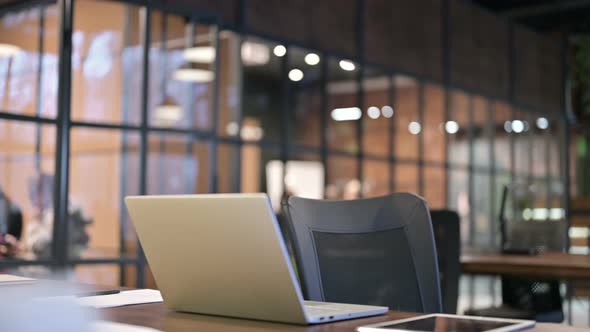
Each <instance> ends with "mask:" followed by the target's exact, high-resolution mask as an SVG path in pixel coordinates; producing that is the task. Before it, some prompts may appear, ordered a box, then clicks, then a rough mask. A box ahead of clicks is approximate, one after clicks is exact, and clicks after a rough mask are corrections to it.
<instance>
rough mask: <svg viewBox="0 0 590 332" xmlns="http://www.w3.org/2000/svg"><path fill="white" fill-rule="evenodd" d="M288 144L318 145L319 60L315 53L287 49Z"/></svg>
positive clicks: (319, 108)
mask: <svg viewBox="0 0 590 332" xmlns="http://www.w3.org/2000/svg"><path fill="white" fill-rule="evenodd" d="M289 52H290V53H289V66H288V67H289V68H288V73H287V76H288V78H289V88H290V89H291V91H290V95H289V97H290V100H289V107H290V112H289V143H291V144H296V145H305V146H310V147H316V148H319V147H320V146H321V143H322V139H321V132H322V128H321V124H322V121H321V116H322V112H321V107H322V105H321V95H322V87H321V84H320V83H321V77H320V76H321V70H320V67H321V61H322V59H321V58H320V56H319V55H318V54H316V53H312V52H309V51H306V50H304V49H301V48H297V47H292V48H290V49H289Z"/></svg>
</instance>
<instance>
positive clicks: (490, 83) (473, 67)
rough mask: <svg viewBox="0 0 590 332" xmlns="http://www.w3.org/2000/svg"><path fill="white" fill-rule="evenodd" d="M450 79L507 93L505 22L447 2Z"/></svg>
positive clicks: (459, 3) (460, 3) (494, 92)
mask: <svg viewBox="0 0 590 332" xmlns="http://www.w3.org/2000/svg"><path fill="white" fill-rule="evenodd" d="M450 38H451V40H450V44H451V55H450V56H451V80H452V82H453V83H454V84H456V85H459V86H465V87H467V88H471V89H475V90H477V91H481V92H484V93H485V94H489V95H493V96H500V97H507V96H508V77H509V73H508V71H509V69H508V53H509V52H508V26H507V24H506V23H505V22H503V21H501V20H500V19H499V18H497V17H496V16H493V15H491V14H489V13H487V12H484V11H482V10H480V9H478V8H475V7H473V6H470V5H468V4H467V3H465V2H464V1H459V0H456V1H452V2H451V36H450Z"/></svg>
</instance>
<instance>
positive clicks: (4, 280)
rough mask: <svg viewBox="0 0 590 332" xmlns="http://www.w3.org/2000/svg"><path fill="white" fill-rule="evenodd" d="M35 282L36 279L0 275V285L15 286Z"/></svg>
mask: <svg viewBox="0 0 590 332" xmlns="http://www.w3.org/2000/svg"><path fill="white" fill-rule="evenodd" d="M32 282H35V279H31V278H25V277H19V276H13V275H10V274H0V285H15V284H25V283H32Z"/></svg>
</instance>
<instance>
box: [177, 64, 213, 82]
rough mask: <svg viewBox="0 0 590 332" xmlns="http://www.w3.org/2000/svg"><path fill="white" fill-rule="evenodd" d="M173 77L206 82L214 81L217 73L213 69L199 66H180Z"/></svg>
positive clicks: (187, 80) (180, 79) (178, 79)
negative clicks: (199, 67)
mask: <svg viewBox="0 0 590 332" xmlns="http://www.w3.org/2000/svg"><path fill="white" fill-rule="evenodd" d="M173 78H174V79H175V80H177V81H185V82H194V83H205V82H211V81H213V79H214V78H215V75H214V74H213V72H212V71H211V70H206V69H197V68H180V69H177V70H176V71H175V72H174V74H173Z"/></svg>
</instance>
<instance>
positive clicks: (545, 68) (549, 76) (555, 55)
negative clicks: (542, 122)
mask: <svg viewBox="0 0 590 332" xmlns="http://www.w3.org/2000/svg"><path fill="white" fill-rule="evenodd" d="M561 52H562V51H561V43H560V40H559V39H550V38H547V37H545V38H542V40H541V43H540V49H539V50H538V54H539V65H540V68H539V71H540V72H541V80H540V82H539V83H540V86H539V87H540V89H541V93H540V100H539V101H540V102H541V103H542V105H539V107H540V109H541V110H544V111H548V112H558V111H559V110H562V109H563V105H562V103H563V101H562V95H563V93H564V92H563V66H562V53H561Z"/></svg>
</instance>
